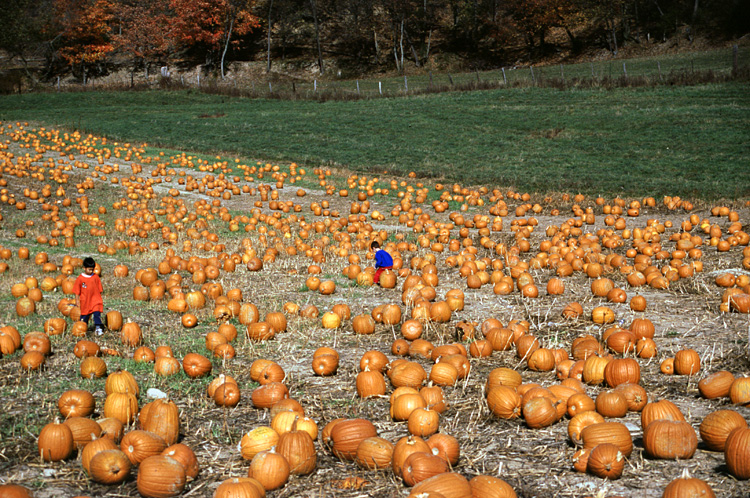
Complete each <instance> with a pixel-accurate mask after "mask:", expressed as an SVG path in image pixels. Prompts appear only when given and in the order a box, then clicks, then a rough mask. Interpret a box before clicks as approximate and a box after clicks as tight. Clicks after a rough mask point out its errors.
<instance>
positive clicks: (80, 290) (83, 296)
mask: <svg viewBox="0 0 750 498" xmlns="http://www.w3.org/2000/svg"><path fill="white" fill-rule="evenodd" d="M103 291H104V289H102V281H101V279H100V278H99V275H97V274H96V273H94V274H92V275H86V274H85V273H81V274H80V275H78V278H76V281H75V283H74V284H73V293H74V294H75V295H77V296H79V298H80V300H81V314H82V315H88V314H91V313H92V312H94V311H104V301H102V292H103Z"/></svg>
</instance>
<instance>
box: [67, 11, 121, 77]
mask: <svg viewBox="0 0 750 498" xmlns="http://www.w3.org/2000/svg"><path fill="white" fill-rule="evenodd" d="M55 13H56V19H57V23H59V27H60V38H61V42H62V47H61V48H60V50H59V52H60V55H61V57H62V58H63V59H65V61H66V62H67V63H68V64H70V66H71V67H72V68H73V71H74V72H75V71H76V70H80V72H81V75H82V77H83V80H84V83H85V82H86V76H87V74H89V73H91V72H92V70H97V69H99V65H100V64H101V63H102V62H103V61H104V60H105V59H106V57H107V55H108V54H109V53H110V52H112V51H113V50H114V46H113V45H112V43H111V38H110V35H111V27H110V23H111V21H112V18H113V17H112V4H110V2H108V1H107V0H55Z"/></svg>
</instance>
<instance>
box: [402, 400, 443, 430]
mask: <svg viewBox="0 0 750 498" xmlns="http://www.w3.org/2000/svg"><path fill="white" fill-rule="evenodd" d="M420 396H421V395H420ZM423 399H424V398H423ZM439 425H440V414H439V413H438V412H437V411H435V410H432V409H430V408H429V407H425V408H416V409H415V410H414V411H412V412H411V414H410V415H409V418H408V419H407V428H408V429H409V433H411V434H413V435H415V436H420V437H427V436H431V435H432V434H434V433H436V432H437V430H438V427H439Z"/></svg>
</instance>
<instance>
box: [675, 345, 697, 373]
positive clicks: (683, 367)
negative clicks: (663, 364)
mask: <svg viewBox="0 0 750 498" xmlns="http://www.w3.org/2000/svg"><path fill="white" fill-rule="evenodd" d="M700 369H701V357H700V356H699V355H698V353H697V352H696V351H695V350H693V349H683V350H680V351H677V353H676V354H675V355H674V372H675V373H676V374H677V375H694V374H696V373H698V372H699V371H700Z"/></svg>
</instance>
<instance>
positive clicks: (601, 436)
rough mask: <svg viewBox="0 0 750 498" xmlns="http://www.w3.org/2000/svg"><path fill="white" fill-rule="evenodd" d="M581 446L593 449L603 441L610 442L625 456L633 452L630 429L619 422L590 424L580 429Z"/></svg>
mask: <svg viewBox="0 0 750 498" xmlns="http://www.w3.org/2000/svg"><path fill="white" fill-rule="evenodd" d="M581 440H582V441H583V447H584V448H587V449H591V450H593V449H594V448H596V447H597V446H598V445H600V444H603V443H612V444H614V445H615V446H617V447H618V448H619V449H620V452H621V453H622V454H623V456H625V457H626V458H627V457H629V456H630V454H631V453H632V452H633V438H632V437H631V436H630V431H629V430H628V428H627V427H626V426H625V424H621V423H620V422H602V423H599V424H591V425H589V426H587V427H585V428H584V429H583V430H582V431H581Z"/></svg>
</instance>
